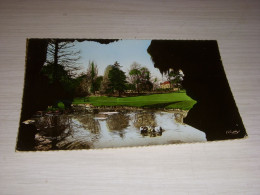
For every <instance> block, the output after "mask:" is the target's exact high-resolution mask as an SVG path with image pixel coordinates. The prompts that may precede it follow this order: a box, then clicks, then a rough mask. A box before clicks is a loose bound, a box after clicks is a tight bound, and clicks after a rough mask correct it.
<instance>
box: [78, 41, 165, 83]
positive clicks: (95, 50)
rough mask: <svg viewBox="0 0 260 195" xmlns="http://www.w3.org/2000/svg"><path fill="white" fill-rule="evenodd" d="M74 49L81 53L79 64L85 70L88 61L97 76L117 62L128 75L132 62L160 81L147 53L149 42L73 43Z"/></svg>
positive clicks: (157, 71)
mask: <svg viewBox="0 0 260 195" xmlns="http://www.w3.org/2000/svg"><path fill="white" fill-rule="evenodd" d="M74 43H75V47H76V49H79V50H80V52H81V59H80V61H81V64H82V67H83V69H84V71H85V70H86V68H87V66H88V64H89V61H94V62H95V63H96V64H97V65H98V69H99V75H103V74H104V70H105V68H106V67H107V66H108V65H110V64H114V63H115V61H118V62H119V64H120V65H121V66H122V67H121V69H122V70H123V71H124V72H126V75H127V74H128V71H129V69H130V66H131V64H132V63H133V62H137V63H139V64H141V65H142V66H145V67H147V68H148V69H149V70H150V71H151V74H152V77H153V78H155V77H157V78H158V79H159V80H161V79H162V75H161V73H160V71H159V69H157V68H154V65H153V62H152V60H151V58H150V55H149V54H148V53H147V48H148V47H149V45H150V43H151V40H120V41H117V42H113V43H110V44H100V43H97V42H93V41H84V42H74Z"/></svg>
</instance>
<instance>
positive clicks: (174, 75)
mask: <svg viewBox="0 0 260 195" xmlns="http://www.w3.org/2000/svg"><path fill="white" fill-rule="evenodd" d="M183 77H184V74H183V72H182V71H181V70H177V71H175V70H173V69H170V70H169V71H168V74H167V80H168V81H170V83H171V85H172V88H173V87H176V88H179V89H181V88H182V81H183Z"/></svg>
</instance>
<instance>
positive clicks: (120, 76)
mask: <svg viewBox="0 0 260 195" xmlns="http://www.w3.org/2000/svg"><path fill="white" fill-rule="evenodd" d="M108 79H109V84H108V90H109V91H110V92H111V93H113V92H114V91H118V96H121V93H123V92H124V91H125V90H126V88H127V87H126V83H127V82H126V75H125V72H123V71H122V70H120V66H119V64H118V62H115V64H114V65H113V66H112V69H111V70H110V71H109V73H108Z"/></svg>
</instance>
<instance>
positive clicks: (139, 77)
mask: <svg viewBox="0 0 260 195" xmlns="http://www.w3.org/2000/svg"><path fill="white" fill-rule="evenodd" d="M129 79H130V83H132V84H133V85H135V90H137V92H138V93H139V92H140V91H151V90H152V89H153V83H152V82H151V72H150V71H149V69H148V68H146V67H142V66H141V65H140V64H138V63H136V62H134V63H133V64H132V65H131V68H130V70H129Z"/></svg>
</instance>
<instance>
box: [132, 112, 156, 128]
mask: <svg viewBox="0 0 260 195" xmlns="http://www.w3.org/2000/svg"><path fill="white" fill-rule="evenodd" d="M134 126H135V127H136V128H138V129H139V128H140V127H141V126H154V127H155V126H157V124H156V121H155V115H154V113H152V112H140V113H136V114H135V117H134Z"/></svg>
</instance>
